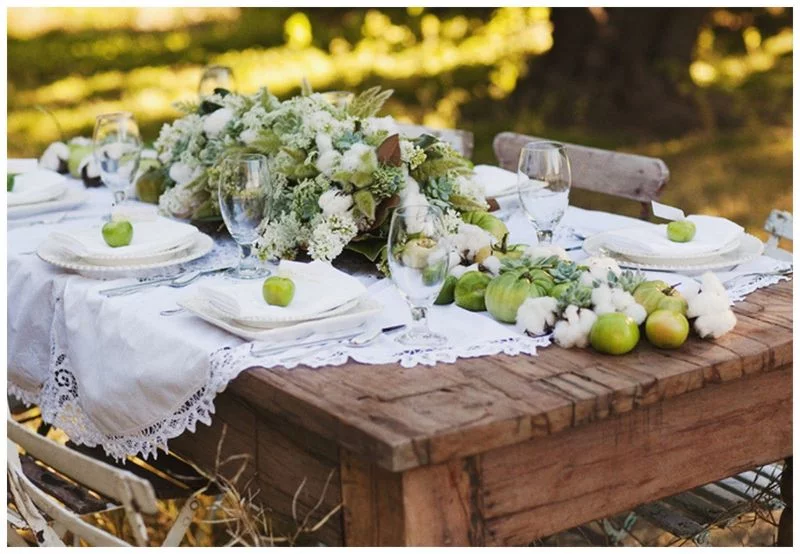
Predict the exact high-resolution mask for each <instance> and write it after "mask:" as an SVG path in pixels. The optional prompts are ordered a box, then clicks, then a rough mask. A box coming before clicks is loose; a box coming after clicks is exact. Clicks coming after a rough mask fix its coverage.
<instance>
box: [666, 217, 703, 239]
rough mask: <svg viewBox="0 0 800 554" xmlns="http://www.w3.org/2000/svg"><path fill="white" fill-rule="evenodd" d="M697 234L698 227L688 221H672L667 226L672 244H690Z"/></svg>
mask: <svg viewBox="0 0 800 554" xmlns="http://www.w3.org/2000/svg"><path fill="white" fill-rule="evenodd" d="M696 232H697V227H695V225H694V223H692V222H691V221H689V220H688V219H682V220H680V221H670V222H669V223H668V224H667V238H668V239H669V240H671V241H672V242H689V241H690V240H692V239H693V238H694V234H695V233H696Z"/></svg>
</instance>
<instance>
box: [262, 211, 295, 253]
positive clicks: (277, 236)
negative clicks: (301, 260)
mask: <svg viewBox="0 0 800 554" xmlns="http://www.w3.org/2000/svg"><path fill="white" fill-rule="evenodd" d="M259 233H260V235H259V238H258V239H256V243H255V248H256V250H257V251H258V253H259V256H261V257H262V258H264V259H267V260H272V259H276V258H284V257H287V256H288V257H294V252H295V250H296V249H297V246H298V245H299V244H301V243H303V242H304V241H305V234H306V232H305V228H304V226H303V223H302V222H301V221H300V219H299V218H298V217H297V215H296V214H295V213H292V212H289V213H284V214H281V216H280V217H279V218H278V220H277V221H270V222H267V220H266V219H265V220H264V221H262V222H261V227H260V229H259Z"/></svg>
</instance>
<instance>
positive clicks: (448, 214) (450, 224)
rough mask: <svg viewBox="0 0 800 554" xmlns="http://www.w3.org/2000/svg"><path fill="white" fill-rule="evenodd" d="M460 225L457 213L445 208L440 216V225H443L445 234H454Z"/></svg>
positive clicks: (459, 217)
mask: <svg viewBox="0 0 800 554" xmlns="http://www.w3.org/2000/svg"><path fill="white" fill-rule="evenodd" d="M462 223H463V221H461V216H460V215H459V213H458V212H457V211H455V210H453V209H451V208H447V209H446V210H445V211H444V214H442V224H443V225H444V230H445V233H447V234H448V235H454V234H456V233H457V232H458V228H459V227H460V226H461V224H462Z"/></svg>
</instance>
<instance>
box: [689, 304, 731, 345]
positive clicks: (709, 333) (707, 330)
mask: <svg viewBox="0 0 800 554" xmlns="http://www.w3.org/2000/svg"><path fill="white" fill-rule="evenodd" d="M734 327H736V314H734V313H733V311H732V310H724V311H721V312H716V313H711V314H706V315H701V316H700V317H698V318H697V319H695V320H694V330H695V331H697V334H698V335H700V337H702V338H704V339H707V338H713V339H718V338H719V337H721V336H722V335H724V334H726V333H728V332H730V331H732V330H733V328H734Z"/></svg>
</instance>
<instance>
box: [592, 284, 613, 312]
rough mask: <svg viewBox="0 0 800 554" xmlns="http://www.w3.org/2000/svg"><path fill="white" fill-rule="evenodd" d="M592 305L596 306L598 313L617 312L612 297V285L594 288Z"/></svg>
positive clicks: (595, 309)
mask: <svg viewBox="0 0 800 554" xmlns="http://www.w3.org/2000/svg"><path fill="white" fill-rule="evenodd" d="M592 306H594V311H595V313H596V314H597V315H602V314H610V313H614V312H616V311H617V310H616V308H614V302H613V301H612V299H611V287H609V286H608V285H600V286H599V287H595V288H594V289H592Z"/></svg>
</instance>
